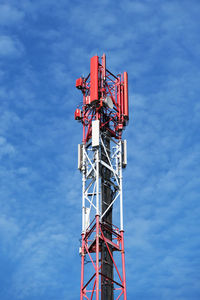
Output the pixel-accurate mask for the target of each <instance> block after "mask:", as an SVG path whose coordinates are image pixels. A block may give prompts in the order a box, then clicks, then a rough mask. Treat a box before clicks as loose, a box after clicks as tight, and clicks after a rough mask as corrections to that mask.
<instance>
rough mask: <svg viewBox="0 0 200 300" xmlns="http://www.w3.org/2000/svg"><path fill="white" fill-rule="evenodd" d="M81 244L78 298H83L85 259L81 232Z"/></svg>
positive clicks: (81, 299)
mask: <svg viewBox="0 0 200 300" xmlns="http://www.w3.org/2000/svg"><path fill="white" fill-rule="evenodd" d="M81 236H82V246H81V295H80V296H81V297H80V300H83V295H84V291H83V284H84V260H85V254H84V234H83V233H82V235H81Z"/></svg>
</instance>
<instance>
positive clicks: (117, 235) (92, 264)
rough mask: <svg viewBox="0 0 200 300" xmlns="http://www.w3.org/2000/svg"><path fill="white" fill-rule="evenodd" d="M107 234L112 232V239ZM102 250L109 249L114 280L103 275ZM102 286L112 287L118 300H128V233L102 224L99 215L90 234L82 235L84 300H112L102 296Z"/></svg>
mask: <svg viewBox="0 0 200 300" xmlns="http://www.w3.org/2000/svg"><path fill="white" fill-rule="evenodd" d="M105 232H109V233H110V235H109V236H111V237H112V238H111V239H108V238H106V237H105V234H104V233H105ZM102 247H106V248H107V252H108V253H109V259H108V261H110V259H111V261H112V265H113V273H114V278H109V277H108V276H106V275H105V274H103V270H102V258H101V251H102ZM120 256H121V257H120ZM103 263H104V264H105V263H107V262H106V261H104V262H103ZM102 282H104V284H108V285H111V286H112V288H113V295H114V299H115V300H118V299H124V300H127V295H126V277H125V255H124V232H123V230H121V231H120V230H119V229H118V228H117V227H116V226H114V225H113V224H108V223H105V222H101V221H100V218H99V216H98V215H97V216H96V217H95V219H94V220H93V222H92V223H91V224H90V226H89V227H88V229H87V230H86V232H85V233H82V246H81V291H80V300H83V299H87V300H92V299H96V300H110V299H104V296H103V295H102V293H101V287H102Z"/></svg>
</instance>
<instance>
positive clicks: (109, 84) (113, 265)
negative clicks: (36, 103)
mask: <svg viewBox="0 0 200 300" xmlns="http://www.w3.org/2000/svg"><path fill="white" fill-rule="evenodd" d="M76 88H77V89H79V90H81V92H82V95H83V103H82V105H81V106H80V107H78V108H77V109H76V111H75V119H76V120H78V121H80V122H81V123H82V125H83V140H82V143H81V144H79V145H78V168H79V170H80V171H81V172H82V234H81V236H82V239H81V240H82V243H81V247H80V254H81V290H80V300H83V299H88V300H89V299H90V300H92V299H96V300H114V299H116V300H118V299H121V298H123V299H125V300H126V299H127V296H126V278H125V254H124V228H123V194H122V168H124V167H125V166H126V164H127V155H126V141H123V140H122V131H123V129H124V128H125V126H126V125H127V124H128V119H129V111H128V75H127V72H124V73H123V74H121V75H120V74H119V75H117V76H116V75H114V74H112V73H111V72H110V71H109V70H108V69H107V68H106V56H105V54H103V56H102V57H101V59H99V57H98V56H93V57H92V58H91V61H90V73H89V75H88V76H87V77H86V78H84V77H80V78H78V79H77V80H76ZM118 212H119V213H118ZM114 222H115V223H114ZM114 224H115V225H114ZM117 254H118V255H117ZM119 254H121V264H120V267H119V266H118V265H119V259H117V256H119ZM115 257H116V259H115ZM119 270H120V271H119Z"/></svg>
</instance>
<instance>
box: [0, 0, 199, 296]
mask: <svg viewBox="0 0 200 300" xmlns="http://www.w3.org/2000/svg"><path fill="white" fill-rule="evenodd" d="M199 11H200V2H199V1H198V0H196V1H195V0H190V1H187V0H182V1H181V0H173V1H170V0H165V1H162V0H143V1H139V0H138V1H135V0H133V1H131V0H124V1H111V0H102V1H96V0H94V1H84V0H83V1H80V0H79V1H78V0H74V1H67V0H60V1H54V0H40V1H31V0H21V1H17V0H1V1H0V299H2V300H11V299H12V300H18V299H19V300H36V299H37V300H46V299H49V300H77V299H79V286H80V257H79V254H78V247H79V238H80V233H81V175H80V174H79V172H78V171H77V169H76V168H77V144H78V143H80V142H81V126H80V124H78V123H76V122H75V121H74V110H75V108H76V106H77V105H78V104H79V103H80V102H81V100H82V98H81V94H80V93H79V91H77V90H76V89H75V80H76V78H78V77H80V76H81V75H87V74H88V72H89V68H90V66H89V61H90V57H91V56H93V55H96V54H98V55H99V56H101V55H102V54H103V53H104V52H105V53H106V55H107V66H108V68H109V69H110V70H111V71H112V72H113V73H120V72H123V71H125V70H126V71H127V72H128V74H129V96H130V122H129V126H128V127H127V129H126V131H125V133H124V137H125V138H126V139H127V140H128V166H127V169H126V170H125V172H124V214H125V247H126V272H127V289H128V299H129V300H131V299H138V300H147V299H148V300H169V299H174V300H197V299H200V238H199V234H200V202H199V200H200V184H199V183H200V180H199V165H200V134H199V128H200V101H199V94H200V84H199V78H200V58H199V52H200V39H199V34H200V20H199Z"/></svg>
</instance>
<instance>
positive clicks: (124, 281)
mask: <svg viewBox="0 0 200 300" xmlns="http://www.w3.org/2000/svg"><path fill="white" fill-rule="evenodd" d="M120 233H121V239H122V241H121V247H122V250H121V253H122V274H123V286H124V288H123V292H124V300H127V294H126V273H125V252H124V231H123V230H121V232H120Z"/></svg>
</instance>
